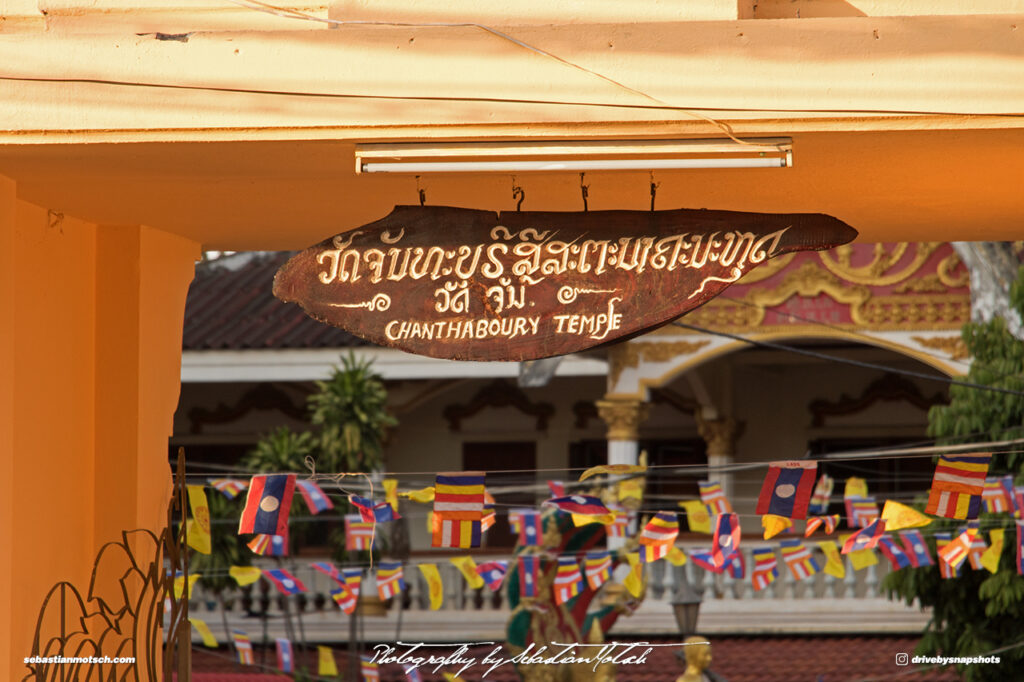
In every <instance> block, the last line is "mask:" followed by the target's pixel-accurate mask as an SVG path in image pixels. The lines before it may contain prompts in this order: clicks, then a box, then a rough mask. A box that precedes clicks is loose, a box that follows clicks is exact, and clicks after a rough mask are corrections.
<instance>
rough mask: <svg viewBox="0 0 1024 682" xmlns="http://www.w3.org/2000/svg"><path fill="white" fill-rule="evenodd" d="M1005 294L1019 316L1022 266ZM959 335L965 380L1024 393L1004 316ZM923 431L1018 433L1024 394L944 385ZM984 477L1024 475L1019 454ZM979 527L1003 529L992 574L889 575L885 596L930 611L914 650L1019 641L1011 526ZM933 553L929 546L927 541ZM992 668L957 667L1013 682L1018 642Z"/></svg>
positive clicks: (961, 651) (972, 681)
mask: <svg viewBox="0 0 1024 682" xmlns="http://www.w3.org/2000/svg"><path fill="white" fill-rule="evenodd" d="M1010 299H1011V301H1012V303H1013V305H1014V307H1015V308H1016V309H1017V310H1018V311H1019V312H1020V313H1021V314H1022V316H1024V268H1022V269H1021V271H1020V272H1019V273H1018V277H1017V282H1016V283H1014V285H1013V286H1012V287H1011V290H1010ZM961 336H962V338H963V340H964V343H965V344H966V346H967V349H968V351H969V353H970V355H971V357H972V361H971V368H970V371H969V372H968V374H967V377H966V381H967V382H970V383H975V384H982V385H985V386H995V387H1000V388H1005V389H1010V390H1012V391H1017V392H1024V344H1022V343H1021V342H1020V341H1018V340H1017V339H1016V338H1014V337H1013V336H1012V335H1011V334H1010V333H1009V331H1008V330H1007V327H1006V323H1005V322H1004V321H1003V320H1002V319H998V318H997V319H994V320H992V321H991V322H987V323H984V324H973V323H971V324H967V325H964V328H963V330H962V333H961ZM928 420H929V426H928V433H929V435H931V436H932V437H933V438H935V439H936V441H937V442H938V443H940V444H954V443H970V442H983V441H988V440H1003V439H1012V438H1017V437H1019V436H1020V435H1021V432H1022V427H1024V396H1022V395H1013V394H1009V393H996V392H993V391H985V390H981V389H977V388H971V387H967V386H951V387H950V403H949V405H944V406H936V407H933V408H932V409H931V411H930V412H929V413H928ZM989 474H990V475H1003V474H1014V475H1015V476H1018V477H1019V476H1020V475H1021V474H1024V458H1022V456H1021V454H1020V453H1016V452H1011V453H1006V454H996V455H995V456H994V457H993V458H992V465H991V467H990V469H989ZM960 525H962V524H960V523H954V522H949V521H935V522H933V523H932V525H931V526H929V527H928V529H929V531H940V532H941V531H945V532H950V533H953V534H955V533H957V532H958V529H959V527H960ZM981 525H982V528H984V529H992V528H1004V529H1005V531H1006V535H1005V538H1006V546H1005V547H1004V549H1003V553H1002V556H1001V557H1000V561H999V567H998V569H999V570H998V571H997V572H996V573H995V574H991V573H989V572H988V571H987V570H984V569H982V570H972V569H971V568H970V567H969V566H965V567H964V568H963V569H962V572H961V575H960V576H959V577H958V578H955V579H948V580H943V579H942V578H941V577H940V575H939V570H938V567H936V566H932V567H926V568H917V569H912V568H911V569H903V570H901V571H894V572H892V573H890V574H889V575H888V576H887V577H886V579H885V582H884V583H883V588H884V589H885V590H886V591H887V592H888V593H889V596H890V598H901V599H904V600H906V602H907V603H908V604H911V603H914V601H915V600H917V601H918V603H919V604H920V605H921V606H923V607H930V608H931V609H932V620H931V622H930V623H929V624H928V626H927V628H926V630H925V632H924V635H923V637H922V639H921V643H920V644H919V645H918V648H917V653H918V654H921V655H926V656H931V655H945V656H974V655H981V654H984V653H986V652H989V651H992V650H994V649H997V648H1000V647H1004V646H1010V645H1013V644H1016V643H1018V642H1021V641H1022V640H1024V633H1022V631H1021V629H1020V625H1019V624H1020V622H1021V620H1022V618H1024V576H1020V575H1018V574H1017V568H1016V551H1015V545H1014V543H1015V542H1016V541H1017V535H1016V527H1015V524H1014V522H1013V519H1012V518H1010V517H1009V516H1008V515H1006V514H983V515H982V518H981ZM929 545H930V548H931V551H932V554H933V555H934V554H935V543H934V541H933V540H929ZM997 655H998V656H999V657H1000V659H1001V663H1000V664H998V665H969V666H960V672H961V673H962V674H963V675H964V679H966V680H968V682H988V681H989V680H992V681H996V680H1009V679H1017V678H1018V677H1019V673H1015V672H1014V671H1015V670H1017V669H1018V668H1019V667H1020V665H1021V664H1022V663H1024V647H1020V648H1014V649H1009V650H1007V651H1003V652H1000V653H999V654H997Z"/></svg>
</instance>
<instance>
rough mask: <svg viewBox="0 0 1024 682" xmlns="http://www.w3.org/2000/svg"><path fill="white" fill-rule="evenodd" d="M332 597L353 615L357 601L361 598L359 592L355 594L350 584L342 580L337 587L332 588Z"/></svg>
mask: <svg viewBox="0 0 1024 682" xmlns="http://www.w3.org/2000/svg"><path fill="white" fill-rule="evenodd" d="M331 599H333V600H334V603H335V604H337V605H338V607H339V608H340V609H341V610H342V611H344V612H345V613H346V614H348V615H350V616H351V615H352V614H353V613H354V612H355V610H356V602H357V601H358V600H359V596H358V594H353V593H352V590H351V589H349V587H348V585H347V584H345V583H344V582H342V583H339V585H338V587H337V588H336V589H333V590H331Z"/></svg>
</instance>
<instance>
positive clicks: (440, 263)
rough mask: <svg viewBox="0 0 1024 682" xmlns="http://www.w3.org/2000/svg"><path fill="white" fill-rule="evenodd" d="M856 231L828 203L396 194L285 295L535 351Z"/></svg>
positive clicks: (655, 310) (470, 352) (298, 273)
mask: <svg viewBox="0 0 1024 682" xmlns="http://www.w3.org/2000/svg"><path fill="white" fill-rule="evenodd" d="M856 236H857V232H856V230H854V229H853V228H852V227H850V226H849V225H847V224H845V223H843V222H842V221H840V220H838V219H836V218H833V217H831V216H827V215H822V214H818V213H796V214H769V213H739V212H733V211H707V210H689V209H679V210H674V211H590V212H584V213H546V212H533V211H523V212H509V213H502V214H500V215H499V214H497V213H493V212H489V211H478V210H472V209H464V208H451V207H445V206H396V207H395V209H394V210H393V211H392V212H391V214H390V215H388V216H386V217H385V218H382V219H381V220H378V221H376V222H373V223H370V224H369V225H365V226H363V227H361V228H359V229H356V230H353V231H350V232H345V233H343V234H339V235H337V236H335V237H333V238H331V239H327V240H325V241H323V242H321V243H319V244H317V245H316V246H313V247H310V248H308V249H306V250H305V251H303V252H301V253H299V254H297V255H295V256H294V257H293V258H292V259H291V260H289V261H288V262H287V263H285V264H284V265H283V266H282V267H281V269H280V270H279V271H278V272H277V275H276V277H275V278H274V295H275V296H277V297H278V298H279V299H281V300H282V301H288V302H295V303H298V304H299V305H301V306H302V307H303V309H305V311H306V312H307V313H308V314H309V315H311V316H312V317H314V318H315V319H317V320H320V321H321V322H326V323H327V324H332V325H335V326H338V327H341V328H343V329H346V330H348V331H350V332H352V333H353V334H356V335H358V336H361V337H363V338H365V339H367V340H369V341H372V342H374V343H377V344H379V345H382V346H391V347H394V348H399V349H401V350H404V351H407V352H410V353H417V354H419V355H428V356H431V357H435V358H448V359H455V360H533V359H537V358H544V357H550V356H554V355H564V354H566V353H572V352H575V351H580V350H584V349H586V348H590V347H593V346H597V345H600V344H605V343H608V342H610V341H613V340H615V339H619V338H622V337H626V336H631V335H635V334H638V333H642V332H644V331H647V330H649V329H652V328H654V327H657V326H660V325H662V324H665V323H666V322H669V321H670V320H673V319H675V318H677V317H679V316H680V315H682V314H683V313H685V312H687V311H689V310H693V309H694V308H696V307H697V306H699V305H701V304H703V303H705V302H707V301H708V300H709V299H711V298H713V297H714V296H716V295H717V294H718V293H720V292H721V291H722V290H723V289H725V288H726V287H727V286H729V284H731V283H732V282H735V281H736V280H738V279H739V278H740V277H742V276H743V274H744V273H746V272H748V271H749V270H750V269H752V268H754V267H756V266H757V265H758V264H760V263H763V262H765V261H766V260H768V259H769V258H772V257H774V256H778V255H781V254H784V253H789V252H791V251H803V250H823V249H828V248H832V247H834V246H838V245H840V244H845V243H847V242H849V241H851V240H852V239H853V238H854V237H856Z"/></svg>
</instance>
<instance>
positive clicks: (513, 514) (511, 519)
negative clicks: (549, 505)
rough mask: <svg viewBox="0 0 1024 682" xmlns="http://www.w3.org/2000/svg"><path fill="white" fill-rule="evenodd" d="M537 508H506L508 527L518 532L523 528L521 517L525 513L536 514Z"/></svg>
mask: <svg viewBox="0 0 1024 682" xmlns="http://www.w3.org/2000/svg"><path fill="white" fill-rule="evenodd" d="M536 513H537V510H535V509H528V508H518V509H509V510H508V527H509V528H511V529H512V532H513V533H516V534H519V533H520V532H522V529H523V517H524V516H526V515H527V514H536Z"/></svg>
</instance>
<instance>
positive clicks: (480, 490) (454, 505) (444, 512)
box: [431, 471, 485, 548]
mask: <svg viewBox="0 0 1024 682" xmlns="http://www.w3.org/2000/svg"><path fill="white" fill-rule="evenodd" d="M484 480H485V474H484V472H482V471H463V472H448V473H441V474H438V475H437V479H436V482H435V485H434V491H435V493H434V523H433V528H432V531H433V532H432V534H431V535H432V545H433V546H434V547H459V548H467V547H479V546H480V536H481V534H482V532H483V529H482V528H481V522H482V521H483V517H484Z"/></svg>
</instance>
